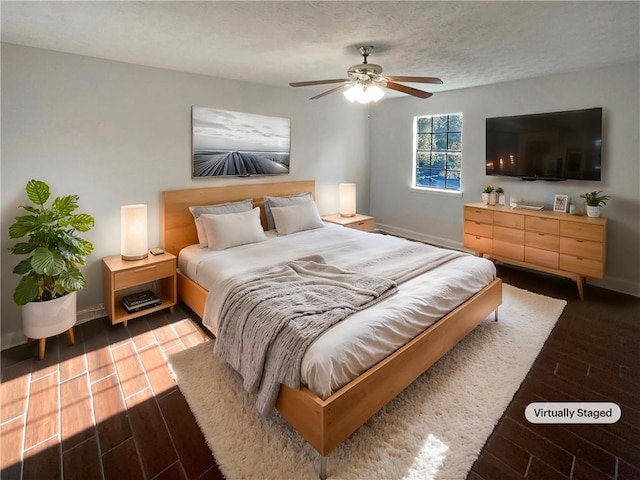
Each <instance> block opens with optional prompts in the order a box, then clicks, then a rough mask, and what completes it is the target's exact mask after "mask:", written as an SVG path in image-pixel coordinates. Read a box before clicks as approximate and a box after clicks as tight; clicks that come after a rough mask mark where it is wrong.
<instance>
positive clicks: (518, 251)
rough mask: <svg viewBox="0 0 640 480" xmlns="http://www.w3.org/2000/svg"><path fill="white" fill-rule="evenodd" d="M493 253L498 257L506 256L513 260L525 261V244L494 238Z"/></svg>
mask: <svg viewBox="0 0 640 480" xmlns="http://www.w3.org/2000/svg"><path fill="white" fill-rule="evenodd" d="M492 254H493V255H495V256H496V257H505V258H510V259H512V260H518V261H519V262H523V261H524V245H523V244H520V245H517V244H515V243H510V242H504V241H502V240H498V239H496V238H494V239H493V253H492Z"/></svg>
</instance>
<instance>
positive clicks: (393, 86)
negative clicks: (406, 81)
mask: <svg viewBox="0 0 640 480" xmlns="http://www.w3.org/2000/svg"><path fill="white" fill-rule="evenodd" d="M385 87H387V88H390V89H391V90H397V91H398V92H402V93H408V94H409V95H413V96H414V97H420V98H429V97H430V96H431V95H433V93H430V92H424V91H422V90H418V89H417V88H413V87H407V86H406V85H400V84H399V83H394V82H389V81H387V84H386V85H385Z"/></svg>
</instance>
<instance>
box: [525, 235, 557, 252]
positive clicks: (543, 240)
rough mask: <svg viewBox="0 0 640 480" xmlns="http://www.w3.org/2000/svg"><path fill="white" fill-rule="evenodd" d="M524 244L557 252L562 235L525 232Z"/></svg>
mask: <svg viewBox="0 0 640 480" xmlns="http://www.w3.org/2000/svg"><path fill="white" fill-rule="evenodd" d="M524 244H525V245H526V246H527V247H535V248H541V249H543V250H551V251H553V252H557V251H559V250H560V237H558V236H557V235H549V234H548V233H539V232H525V234H524Z"/></svg>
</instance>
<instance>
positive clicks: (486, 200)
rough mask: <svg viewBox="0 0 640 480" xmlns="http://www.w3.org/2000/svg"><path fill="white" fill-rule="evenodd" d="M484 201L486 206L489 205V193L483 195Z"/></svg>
mask: <svg viewBox="0 0 640 480" xmlns="http://www.w3.org/2000/svg"><path fill="white" fill-rule="evenodd" d="M482 201H483V202H484V204H485V205H489V194H488V193H483V194H482Z"/></svg>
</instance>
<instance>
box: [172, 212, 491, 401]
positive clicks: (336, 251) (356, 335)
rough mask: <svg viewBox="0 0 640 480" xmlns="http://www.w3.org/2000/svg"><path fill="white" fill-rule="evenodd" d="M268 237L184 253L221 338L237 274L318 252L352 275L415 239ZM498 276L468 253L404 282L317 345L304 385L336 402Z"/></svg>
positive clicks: (315, 233) (317, 233) (329, 230)
mask: <svg viewBox="0 0 640 480" xmlns="http://www.w3.org/2000/svg"><path fill="white" fill-rule="evenodd" d="M268 237H269V239H268V240H267V241H265V242H261V243H254V244H250V245H242V246H239V247H234V248H231V249H227V250H220V251H215V250H208V249H201V248H199V247H198V246H197V245H193V246H190V247H187V248H185V249H183V250H182V252H180V256H179V268H180V270H181V271H182V272H183V273H184V274H185V275H187V276H188V277H189V278H191V279H192V280H194V281H196V282H197V283H198V284H200V285H202V286H203V287H204V288H206V289H207V290H208V291H209V292H210V293H209V298H208V300H207V304H206V308H205V318H204V319H203V323H204V324H205V325H206V326H207V327H208V328H209V329H210V330H211V331H212V332H213V333H216V332H217V320H218V314H219V312H220V310H221V307H222V303H223V302H224V298H225V293H224V292H223V291H221V286H222V285H223V284H224V280H225V278H228V277H229V276H230V275H234V274H237V273H241V272H246V271H248V270H251V269H254V268H260V267H265V266H269V265H274V264H277V263H281V262H283V261H287V260H295V259H299V258H302V257H306V256H309V255H313V254H319V255H322V256H323V257H324V258H325V260H326V261H327V263H328V264H331V265H335V266H338V267H340V268H343V269H346V270H348V269H349V266H350V265H351V264H354V263H360V262H361V261H362V259H363V258H366V257H368V256H381V255H384V254H385V253H386V252H388V251H391V250H394V249H395V248H396V247H397V245H398V243H399V242H400V243H406V242H408V241H407V240H404V239H400V238H397V237H393V236H389V235H380V234H372V233H365V232H361V231H358V230H353V229H350V228H344V227H341V226H337V225H331V224H328V225H327V226H326V227H324V228H318V229H315V230H309V231H305V232H298V233H294V234H292V235H287V236H276V235H273V234H268ZM433 248H437V247H433ZM495 274H496V272H495V267H494V265H493V263H491V262H490V261H488V260H485V259H482V258H479V257H475V256H472V255H464V256H462V257H459V258H456V259H454V260H452V261H450V262H448V263H446V264H444V265H441V266H439V267H437V268H436V269H434V270H432V271H431V272H429V273H427V274H424V275H420V276H419V277H416V278H413V279H412V280H409V281H407V282H405V283H402V284H401V285H400V288H399V292H398V293H397V294H395V295H393V296H392V297H390V298H388V299H386V300H384V301H383V302H381V303H379V304H377V305H376V306H375V307H372V308H369V309H367V310H364V311H362V312H358V313H356V314H354V315H352V316H350V317H349V318H347V319H346V320H344V321H342V322H340V323H338V324H337V325H334V326H333V327H331V329H329V330H328V331H327V332H325V333H324V334H323V335H322V336H321V337H320V338H318V339H317V340H316V341H315V342H314V343H313V344H312V345H311V346H310V347H309V349H308V350H307V353H306V354H305V356H304V358H303V361H302V372H301V378H302V381H303V383H305V384H306V385H307V386H308V387H309V388H310V389H311V390H312V391H314V392H315V393H316V394H318V395H319V396H320V397H322V398H327V397H329V396H330V395H331V394H332V393H333V392H335V391H336V390H338V389H339V388H340V387H341V386H343V385H345V384H346V383H348V382H349V381H351V380H352V379H354V378H355V377H357V376H358V375H359V374H360V373H362V372H363V371H365V370H367V369H368V368H370V367H371V366H373V365H374V364H376V363H377V362H379V361H380V360H382V359H383V358H384V357H386V356H387V355H389V354H390V353H392V352H393V351H395V350H397V349H398V348H399V347H400V346H402V345H404V344H405V343H406V342H407V341H408V340H410V339H411V338H413V337H415V336H416V335H417V334H418V333H420V332H421V331H423V330H424V329H425V328H427V327H428V326H429V325H431V324H432V323H434V322H435V321H436V320H438V319H439V318H441V317H442V316H444V315H445V314H446V313H448V312H449V311H451V310H452V309H454V308H455V307H456V306H458V305H459V304H461V303H462V302H464V301H465V300H466V299H468V298H469V297H471V296H472V295H473V294H475V293H476V292H477V291H478V290H480V289H481V288H482V287H484V286H485V285H487V284H488V283H490V282H491V281H492V280H493V279H494V278H495Z"/></svg>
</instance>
